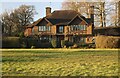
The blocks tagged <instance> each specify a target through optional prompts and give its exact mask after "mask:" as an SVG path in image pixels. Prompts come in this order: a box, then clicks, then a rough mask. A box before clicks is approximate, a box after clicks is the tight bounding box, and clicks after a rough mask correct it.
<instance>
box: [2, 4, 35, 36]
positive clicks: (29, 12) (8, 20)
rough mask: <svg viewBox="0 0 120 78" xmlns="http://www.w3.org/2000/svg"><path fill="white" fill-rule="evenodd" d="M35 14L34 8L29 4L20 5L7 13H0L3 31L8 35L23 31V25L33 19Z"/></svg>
mask: <svg viewBox="0 0 120 78" xmlns="http://www.w3.org/2000/svg"><path fill="white" fill-rule="evenodd" d="M35 14H36V11H35V8H34V6H31V5H21V6H20V7H19V8H17V9H14V10H13V11H11V12H9V13H8V12H4V13H3V14H2V15H1V22H2V27H3V28H2V30H3V32H4V33H7V34H8V35H9V36H11V35H18V34H20V33H22V32H24V29H25V26H27V25H28V24H30V23H31V22H32V21H33V17H34V15H35Z"/></svg>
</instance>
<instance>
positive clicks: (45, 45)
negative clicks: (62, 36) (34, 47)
mask: <svg viewBox="0 0 120 78" xmlns="http://www.w3.org/2000/svg"><path fill="white" fill-rule="evenodd" d="M38 47H40V48H51V47H52V44H51V42H46V43H43V42H39V45H38Z"/></svg>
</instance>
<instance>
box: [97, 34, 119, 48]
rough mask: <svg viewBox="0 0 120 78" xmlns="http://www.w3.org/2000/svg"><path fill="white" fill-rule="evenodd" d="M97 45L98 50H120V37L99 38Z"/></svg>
mask: <svg viewBox="0 0 120 78" xmlns="http://www.w3.org/2000/svg"><path fill="white" fill-rule="evenodd" d="M95 44H96V48H120V37H114V36H97V37H96V38H95Z"/></svg>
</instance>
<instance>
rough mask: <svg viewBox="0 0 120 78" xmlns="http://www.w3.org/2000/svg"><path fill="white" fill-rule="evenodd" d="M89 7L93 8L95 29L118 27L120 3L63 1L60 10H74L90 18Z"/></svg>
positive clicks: (85, 0)
mask: <svg viewBox="0 0 120 78" xmlns="http://www.w3.org/2000/svg"><path fill="white" fill-rule="evenodd" d="M90 6H94V24H95V26H97V27H106V26H119V25H120V1H119V0H116V1H106V0H104V1H103V0H99V1H96V0H89V1H88V0H84V1H83V0H81V1H78V0H65V1H64V2H63V3H62V9H65V10H75V11H78V12H79V13H80V14H82V15H84V16H86V17H87V18H90V14H91V13H90Z"/></svg>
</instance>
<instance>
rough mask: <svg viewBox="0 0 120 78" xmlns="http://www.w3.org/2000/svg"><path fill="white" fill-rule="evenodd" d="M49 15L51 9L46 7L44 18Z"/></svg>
mask: <svg viewBox="0 0 120 78" xmlns="http://www.w3.org/2000/svg"><path fill="white" fill-rule="evenodd" d="M50 14H51V8H50V7H46V16H48V15H50Z"/></svg>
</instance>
